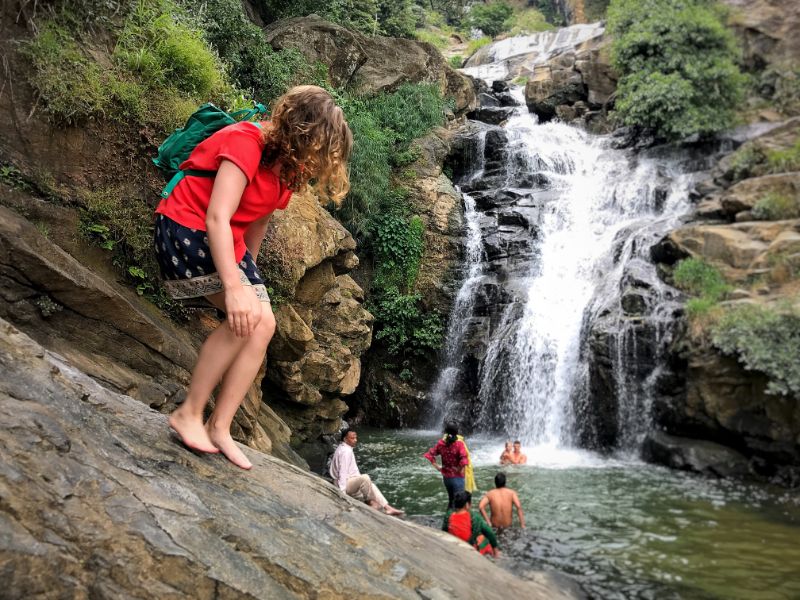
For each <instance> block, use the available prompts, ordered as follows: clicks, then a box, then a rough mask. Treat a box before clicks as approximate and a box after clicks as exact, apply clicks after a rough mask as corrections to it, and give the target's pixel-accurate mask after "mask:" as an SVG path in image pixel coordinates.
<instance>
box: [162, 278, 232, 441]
mask: <svg viewBox="0 0 800 600" xmlns="http://www.w3.org/2000/svg"><path fill="white" fill-rule="evenodd" d="M221 296H222V294H214V296H209V300H211V301H212V302H214V301H215V300H220V302H223V301H222V300H221V298H218V297H221ZM214 304H217V302H214ZM222 305H223V306H224V303H223V304H222ZM246 343H247V338H239V337H236V336H235V335H234V334H233V332H232V331H231V330H230V329H229V328H228V325H227V324H226V323H222V324H220V325H219V327H217V328H216V329H215V330H214V331H213V332H212V333H211V335H209V336H208V338H207V339H206V341H205V342H204V343H203V346H202V348H200V354H199V355H198V357H197V363H196V364H195V367H194V370H193V371H192V381H191V383H190V384H189V391H188V392H187V394H186V400H184V402H183V404H181V405H180V406H179V407H178V408H177V409H176V410H175V411H174V412H173V413H172V414H171V415H170V417H169V425H170V427H172V428H173V429H174V430H175V431H176V432H177V433H178V435H179V436H180V437H181V440H182V441H183V443H184V444H185V445H186V446H187V447H189V448H192V449H193V450H200V451H202V452H210V453H217V452H219V448H217V447H216V446H215V445H214V444H213V443H212V442H211V439H210V438H209V436H208V432H207V431H206V429H205V427H204V426H203V410H204V409H205V407H206V404H208V399H209V398H210V397H211V393H212V392H213V391H214V388H215V387H216V386H217V384H218V383H219V381H220V379H222V376H223V374H224V373H225V372H226V371H227V370H228V368H229V367H230V366H231V364H232V363H233V361H234V359H235V358H236V356H237V355H238V354H239V352H241V350H242V348H243V347H244V345H245V344H246Z"/></svg>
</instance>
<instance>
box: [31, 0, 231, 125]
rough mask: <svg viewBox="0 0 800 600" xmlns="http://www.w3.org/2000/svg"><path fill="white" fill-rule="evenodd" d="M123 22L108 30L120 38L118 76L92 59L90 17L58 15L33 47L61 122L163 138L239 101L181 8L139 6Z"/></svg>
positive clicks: (35, 66) (145, 1)
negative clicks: (125, 127) (92, 122)
mask: <svg viewBox="0 0 800 600" xmlns="http://www.w3.org/2000/svg"><path fill="white" fill-rule="evenodd" d="M70 5H71V6H73V5H74V6H73V8H75V9H76V10H83V11H86V10H88V8H89V7H88V6H84V5H80V6H79V5H78V3H75V2H72V3H70ZM124 15H125V17H124V19H122V20H121V21H120V22H119V23H117V25H116V29H113V28H114V25H113V24H112V21H108V22H107V23H106V26H108V27H111V28H112V34H113V35H115V36H117V40H116V44H115V47H114V51H113V54H112V59H113V66H112V67H111V68H109V66H108V65H106V64H101V63H100V62H98V60H97V58H96V57H95V54H94V53H92V52H91V50H92V48H93V46H92V44H93V43H95V42H94V39H93V38H94V34H93V33H92V32H91V31H88V30H83V29H82V28H81V27H82V26H83V23H84V18H89V17H88V15H83V13H78V14H72V13H66V12H63V11H62V12H57V13H54V15H53V17H52V19H51V20H50V21H45V22H43V23H41V25H40V27H39V30H38V33H37V34H36V36H35V37H34V38H33V39H32V40H31V41H29V42H27V43H26V46H25V48H24V50H23V51H24V53H25V54H27V56H28V57H29V58H30V59H31V63H32V70H31V82H32V83H33V85H34V87H35V88H36V90H37V92H38V94H39V97H40V99H41V100H42V104H43V106H44V108H45V110H46V111H47V112H48V113H49V114H50V115H51V116H52V117H53V118H54V119H56V120H61V121H65V122H67V123H78V122H81V121H84V120H86V119H89V118H97V117H99V116H103V117H106V118H109V119H114V120H117V121H123V122H128V121H130V120H134V121H137V122H139V123H142V124H149V125H155V126H156V127H157V128H158V129H159V130H161V131H162V132H163V131H166V130H168V129H170V128H172V127H175V126H177V125H180V124H183V122H184V121H185V120H186V118H187V117H188V115H189V114H191V112H192V110H193V109H194V108H195V107H196V106H197V105H198V104H200V103H202V102H206V101H208V100H217V101H220V102H222V103H224V100H225V99H226V98H228V97H231V96H233V95H234V90H233V88H232V87H231V86H230V85H229V83H228V81H227V77H226V75H225V70H224V68H223V66H222V64H221V63H220V61H219V59H218V57H217V56H216V55H215V54H214V52H213V51H212V50H211V49H210V48H209V47H208V45H207V44H206V42H205V40H204V39H203V36H202V34H201V33H200V31H199V30H197V29H196V28H194V27H192V26H191V25H190V23H189V21H188V17H187V16H186V15H185V13H183V11H181V10H180V9H179V8H178V7H177V5H175V4H173V3H172V2H171V1H170V0H139V2H137V3H135V4H133V5H131V6H129V7H128V10H127V11H126V12H125V13H124ZM56 23H59V24H56ZM65 24H66V25H65ZM67 25H69V27H67Z"/></svg>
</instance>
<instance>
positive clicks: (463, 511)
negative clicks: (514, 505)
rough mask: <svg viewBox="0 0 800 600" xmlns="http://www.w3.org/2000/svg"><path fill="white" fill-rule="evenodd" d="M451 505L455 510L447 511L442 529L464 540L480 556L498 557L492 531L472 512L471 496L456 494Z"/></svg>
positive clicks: (465, 493)
mask: <svg viewBox="0 0 800 600" xmlns="http://www.w3.org/2000/svg"><path fill="white" fill-rule="evenodd" d="M453 504H454V506H455V509H454V510H450V511H447V514H446V515H445V516H444V522H443V523H442V529H443V530H444V531H446V532H448V533H451V534H452V535H454V536H456V537H457V538H459V539H461V540H464V541H465V542H467V543H468V544H469V545H471V546H472V547H473V548H475V550H477V551H478V552H480V553H481V554H489V555H491V556H494V557H495V558H497V557H498V556H500V549H499V548H498V547H497V536H496V535H495V533H494V531H493V530H492V528H491V527H489V524H488V523H487V522H486V521H484V520H483V517H481V516H480V515H477V514H475V513H473V512H472V494H470V493H469V492H467V491H461V492H456V494H455V496H454V498H453Z"/></svg>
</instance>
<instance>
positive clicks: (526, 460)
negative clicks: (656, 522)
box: [519, 454, 528, 465]
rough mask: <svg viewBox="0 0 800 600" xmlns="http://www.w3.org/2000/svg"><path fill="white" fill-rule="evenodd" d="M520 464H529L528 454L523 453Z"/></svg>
mask: <svg viewBox="0 0 800 600" xmlns="http://www.w3.org/2000/svg"><path fill="white" fill-rule="evenodd" d="M519 464H521V465H527V464H528V455H527V454H523V455H522V459H521V460H520V461H519Z"/></svg>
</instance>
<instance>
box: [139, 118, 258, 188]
mask: <svg viewBox="0 0 800 600" xmlns="http://www.w3.org/2000/svg"><path fill="white" fill-rule="evenodd" d="M266 112H267V108H266V107H265V106H264V105H263V104H256V105H255V106H254V107H253V108H251V109H244V110H237V111H236V112H234V113H227V112H225V111H224V110H222V109H221V108H219V107H217V106H214V105H213V104H211V103H210V102H209V103H206V104H203V105H202V106H200V107H199V108H198V109H197V110H196V111H194V113H193V114H192V116H191V117H189V120H188V121H186V125H184V126H183V127H179V128H178V129H176V130H175V131H173V132H172V134H171V135H170V136H169V137H168V138H167V139H166V140H164V142H163V143H162V144H161V145H160V146H159V147H158V154H157V155H156V157H155V158H154V159H153V164H155V166H156V167H158V170H159V171H161V174H162V175H164V179H165V180H166V181H167V185H166V186H165V187H164V190H163V191H162V192H161V197H162V198H166V197H167V196H169V195H170V194H171V193H172V190H174V189H175V186H176V185H178V182H180V180H181V179H183V178H184V177H186V176H187V175H195V176H198V177H214V175H215V174H216V171H201V170H197V169H186V170H185V171H182V170H181V168H180V167H181V164H183V161H185V160H186V159H187V158H189V155H190V154H191V153H192V150H194V149H195V147H197V145H198V144H199V143H200V142H202V141H203V140H204V139H206V138H208V137H211V134H213V133H216V132H217V131H219V130H220V129H222V128H223V127H225V126H226V125H232V124H233V123H239V122H241V121H249V120H250V119H252V118H253V117H255V116H257V115H262V114H265V113H266Z"/></svg>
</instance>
